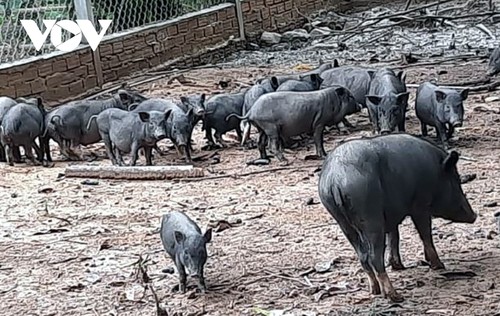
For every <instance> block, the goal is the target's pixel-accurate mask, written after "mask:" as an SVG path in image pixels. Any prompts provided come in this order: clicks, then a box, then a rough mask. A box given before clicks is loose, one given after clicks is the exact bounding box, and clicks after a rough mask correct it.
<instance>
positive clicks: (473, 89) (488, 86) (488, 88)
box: [406, 81, 500, 92]
mask: <svg viewBox="0 0 500 316" xmlns="http://www.w3.org/2000/svg"><path fill="white" fill-rule="evenodd" d="M419 86H420V84H414V83H410V84H407V85H406V87H407V88H413V89H416V88H418V87H419ZM439 87H441V88H446V89H458V90H463V89H469V92H478V91H493V90H495V89H496V88H497V87H500V81H497V82H493V83H490V84H485V85H480V86H473V87H464V86H445V85H441V84H440V85H439Z"/></svg>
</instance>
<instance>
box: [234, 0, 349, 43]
mask: <svg viewBox="0 0 500 316" xmlns="http://www.w3.org/2000/svg"><path fill="white" fill-rule="evenodd" d="M338 3H340V1H333V0H244V1H243V2H242V4H241V5H242V11H243V20H244V22H245V33H246V35H247V37H249V38H250V39H254V38H255V37H257V36H258V35H259V34H260V33H262V32H263V31H279V32H283V31H287V30H290V29H293V28H296V27H299V26H302V25H303V23H304V20H305V18H304V15H309V14H311V13H313V12H314V11H317V10H320V9H327V8H331V7H335V6H338ZM299 12H300V13H299Z"/></svg>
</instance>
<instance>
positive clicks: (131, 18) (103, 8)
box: [0, 0, 227, 64]
mask: <svg viewBox="0 0 500 316" xmlns="http://www.w3.org/2000/svg"><path fill="white" fill-rule="evenodd" d="M225 2H227V0H92V13H93V15H94V25H95V27H96V28H98V27H99V24H98V23H96V22H97V20H104V19H110V20H112V21H113V22H112V23H111V27H110V29H109V30H108V32H107V34H111V33H117V32H122V31H126V30H129V29H132V28H135V27H141V26H145V25H151V24H154V23H158V22H162V21H166V20H170V19H173V18H176V17H178V16H181V15H183V14H186V13H190V12H195V11H199V10H202V9H205V8H209V7H211V6H214V5H217V4H221V3H225ZM20 20H34V21H36V22H37V25H38V27H39V28H40V29H41V30H42V32H44V30H45V27H44V26H43V22H42V20H76V12H75V5H74V0H0V64H3V63H8V62H13V61H17V60H21V59H24V58H27V57H31V56H37V55H42V54H47V53H50V52H53V51H54V50H55V48H54V46H53V45H52V44H51V43H50V40H49V38H50V36H49V37H48V38H47V41H46V43H44V45H43V47H42V49H41V50H40V51H36V50H35V47H34V46H33V44H32V43H31V40H30V38H29V36H28V35H27V34H26V31H25V30H24V29H23V27H22V26H21V22H20ZM98 31H99V29H98ZM69 38H71V34H68V33H66V32H65V31H64V30H63V41H65V40H67V39H69Z"/></svg>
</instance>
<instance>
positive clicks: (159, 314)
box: [148, 284, 168, 316]
mask: <svg viewBox="0 0 500 316" xmlns="http://www.w3.org/2000/svg"><path fill="white" fill-rule="evenodd" d="M148 287H149V290H150V291H151V294H153V298H154V300H155V305H156V316H168V313H167V311H166V310H165V309H164V308H163V307H161V306H160V301H159V300H158V295H156V292H155V290H154V288H153V284H149V286H148Z"/></svg>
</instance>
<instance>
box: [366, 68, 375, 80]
mask: <svg viewBox="0 0 500 316" xmlns="http://www.w3.org/2000/svg"><path fill="white" fill-rule="evenodd" d="M366 72H367V73H368V75H369V76H370V78H371V79H373V77H374V76H375V71H373V70H367V71H366Z"/></svg>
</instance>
